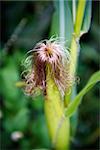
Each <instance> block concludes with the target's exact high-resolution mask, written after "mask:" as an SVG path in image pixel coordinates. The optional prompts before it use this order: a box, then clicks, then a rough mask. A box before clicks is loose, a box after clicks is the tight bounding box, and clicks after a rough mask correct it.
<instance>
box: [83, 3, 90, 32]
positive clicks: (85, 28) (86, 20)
mask: <svg viewBox="0 0 100 150" xmlns="http://www.w3.org/2000/svg"><path fill="white" fill-rule="evenodd" d="M91 10H92V1H91V0H90V1H87V2H86V8H85V14H84V19H83V23H82V28H81V34H83V33H86V32H88V30H89V28H90V23H91V15H92V13H91Z"/></svg>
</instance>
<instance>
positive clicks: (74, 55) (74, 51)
mask: <svg viewBox="0 0 100 150" xmlns="http://www.w3.org/2000/svg"><path fill="white" fill-rule="evenodd" d="M85 6H86V0H79V2H78V8H77V14H76V21H75V26H74V33H73V36H72V42H71V47H70V52H71V53H70V54H71V64H70V75H71V76H73V77H74V76H75V72H76V68H77V59H78V49H79V38H80V33H81V27H82V23H83V18H84V13H85ZM70 99H71V94H69V95H67V93H66V94H65V106H67V105H68V103H69V102H70Z"/></svg>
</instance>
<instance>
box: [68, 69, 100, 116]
mask: <svg viewBox="0 0 100 150" xmlns="http://www.w3.org/2000/svg"><path fill="white" fill-rule="evenodd" d="M99 81H100V71H98V72H96V73H94V74H93V75H92V77H91V78H90V80H89V81H88V83H87V84H86V86H85V87H84V88H83V89H82V90H81V92H80V93H79V94H78V95H77V96H76V97H75V99H74V100H73V101H72V102H71V103H70V104H69V106H68V107H67V109H66V111H65V114H66V116H67V117H71V116H72V115H73V114H74V112H75V111H76V110H77V108H78V106H79V104H80V103H81V100H82V97H83V96H84V95H85V94H86V93H87V92H88V91H89V90H90V89H91V88H92V87H93V86H94V85H95V84H96V83H97V82H99Z"/></svg>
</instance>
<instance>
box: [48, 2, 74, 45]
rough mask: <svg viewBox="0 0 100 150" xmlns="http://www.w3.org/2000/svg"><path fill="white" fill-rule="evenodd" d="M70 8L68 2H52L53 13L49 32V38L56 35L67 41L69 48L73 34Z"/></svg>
mask: <svg viewBox="0 0 100 150" xmlns="http://www.w3.org/2000/svg"><path fill="white" fill-rule="evenodd" d="M70 7H71V4H70V2H69V1H64V0H61V1H60V0H59V1H54V8H55V10H54V11H55V12H54V15H53V18H52V25H51V31H50V36H52V35H56V36H59V37H61V38H64V39H65V40H67V46H70V42H71V38H72V33H73V20H72V13H71V10H70ZM64 39H63V40H64Z"/></svg>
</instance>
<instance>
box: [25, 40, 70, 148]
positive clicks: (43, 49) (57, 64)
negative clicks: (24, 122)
mask: <svg viewBox="0 0 100 150" xmlns="http://www.w3.org/2000/svg"><path fill="white" fill-rule="evenodd" d="M31 52H32V57H29V59H30V58H31V68H30V69H28V71H26V75H25V83H26V86H25V92H26V93H27V94H34V93H35V92H36V91H37V90H38V89H40V90H41V91H42V92H43V94H44V97H45V102H44V105H45V106H44V109H45V116H46V120H47V125H48V130H49V133H50V137H51V140H52V144H53V147H55V148H56V149H63V150H64V149H66V148H67V147H68V143H69V132H70V125H69V119H68V118H67V119H66V118H65V116H64V101H63V99H64V94H65V91H66V90H67V89H69V87H70V86H71V81H72V80H71V76H69V64H70V54H69V52H68V51H67V50H66V49H65V48H64V44H62V43H61V42H60V41H59V40H58V39H53V38H51V39H50V40H44V41H42V42H39V43H38V44H36V46H35V48H34V49H33V50H31ZM27 60H28V58H27ZM29 62H30V61H29Z"/></svg>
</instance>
